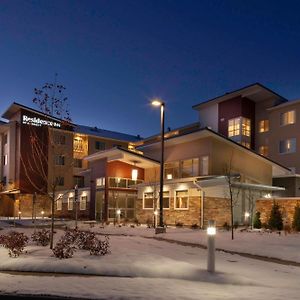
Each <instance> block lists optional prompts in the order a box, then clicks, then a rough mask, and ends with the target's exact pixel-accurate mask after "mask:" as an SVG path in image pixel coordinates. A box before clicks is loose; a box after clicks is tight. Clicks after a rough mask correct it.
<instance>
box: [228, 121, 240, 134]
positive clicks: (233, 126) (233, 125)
mask: <svg viewBox="0 0 300 300" xmlns="http://www.w3.org/2000/svg"><path fill="white" fill-rule="evenodd" d="M240 124H241V119H240V118H235V119H231V120H229V121H228V137H232V136H237V135H240V127H241V125H240Z"/></svg>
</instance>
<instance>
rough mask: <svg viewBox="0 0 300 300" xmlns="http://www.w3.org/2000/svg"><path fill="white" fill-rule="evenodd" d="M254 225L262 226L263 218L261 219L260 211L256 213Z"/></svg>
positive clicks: (258, 227) (256, 226)
mask: <svg viewBox="0 0 300 300" xmlns="http://www.w3.org/2000/svg"><path fill="white" fill-rule="evenodd" d="M253 227H254V228H257V229H260V228H261V220H260V212H259V211H257V212H256V213H255V216H254V220H253Z"/></svg>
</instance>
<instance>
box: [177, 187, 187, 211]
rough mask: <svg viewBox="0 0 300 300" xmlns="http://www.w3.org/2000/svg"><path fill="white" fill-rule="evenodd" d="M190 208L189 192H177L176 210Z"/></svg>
mask: <svg viewBox="0 0 300 300" xmlns="http://www.w3.org/2000/svg"><path fill="white" fill-rule="evenodd" d="M188 208H189V192H188V190H183V191H175V209H188Z"/></svg>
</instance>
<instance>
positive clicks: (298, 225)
mask: <svg viewBox="0 0 300 300" xmlns="http://www.w3.org/2000/svg"><path fill="white" fill-rule="evenodd" d="M292 226H293V229H294V230H296V231H300V206H299V204H297V205H296V206H295V211H294V218H293V224H292Z"/></svg>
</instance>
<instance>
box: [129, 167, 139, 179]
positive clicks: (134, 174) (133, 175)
mask: <svg viewBox="0 0 300 300" xmlns="http://www.w3.org/2000/svg"><path fill="white" fill-rule="evenodd" d="M137 178H138V170H137V169H132V171H131V179H132V180H137Z"/></svg>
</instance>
